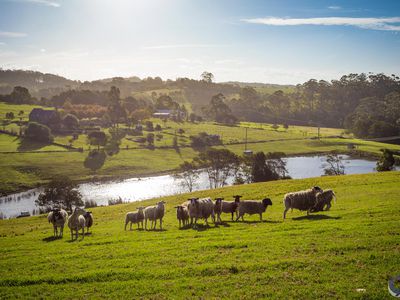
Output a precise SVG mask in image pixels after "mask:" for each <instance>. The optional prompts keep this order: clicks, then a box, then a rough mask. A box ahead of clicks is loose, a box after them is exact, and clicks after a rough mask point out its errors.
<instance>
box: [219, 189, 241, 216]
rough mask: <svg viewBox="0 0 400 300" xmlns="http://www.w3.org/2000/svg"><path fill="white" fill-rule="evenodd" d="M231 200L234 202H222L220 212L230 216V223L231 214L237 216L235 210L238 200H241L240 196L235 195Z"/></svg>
mask: <svg viewBox="0 0 400 300" xmlns="http://www.w3.org/2000/svg"><path fill="white" fill-rule="evenodd" d="M233 198H234V199H235V201H222V212H223V213H227V214H229V213H230V214H231V215H232V221H233V213H236V217H237V216H238V213H237V208H238V206H239V203H240V198H242V196H240V195H235V196H233Z"/></svg>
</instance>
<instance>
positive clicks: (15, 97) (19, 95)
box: [10, 86, 32, 104]
mask: <svg viewBox="0 0 400 300" xmlns="http://www.w3.org/2000/svg"><path fill="white" fill-rule="evenodd" d="M10 102H12V103H15V104H23V103H31V102H32V96H31V94H30V93H29V90H28V89H27V88H25V87H23V86H16V87H14V89H13V91H12V92H11V94H10Z"/></svg>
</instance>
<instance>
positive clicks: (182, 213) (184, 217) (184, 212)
mask: <svg viewBox="0 0 400 300" xmlns="http://www.w3.org/2000/svg"><path fill="white" fill-rule="evenodd" d="M187 204H188V203H187V202H185V203H183V204H181V205H178V206H175V208H176V218H177V219H178V221H179V228H181V223H182V225H183V226H186V225H188V224H189V210H188V207H187Z"/></svg>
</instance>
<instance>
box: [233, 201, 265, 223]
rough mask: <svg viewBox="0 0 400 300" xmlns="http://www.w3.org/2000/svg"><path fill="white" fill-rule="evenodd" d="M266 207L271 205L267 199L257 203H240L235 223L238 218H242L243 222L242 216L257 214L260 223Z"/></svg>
mask: <svg viewBox="0 0 400 300" xmlns="http://www.w3.org/2000/svg"><path fill="white" fill-rule="evenodd" d="M268 205H272V201H271V199H269V198H265V199H263V200H262V201H257V200H246V201H240V203H239V206H238V212H239V214H238V216H237V218H236V221H237V220H239V218H242V221H244V219H243V216H244V214H249V215H254V214H259V215H260V221H262V214H263V212H265V210H266V209H267V207H268Z"/></svg>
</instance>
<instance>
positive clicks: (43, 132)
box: [25, 122, 53, 143]
mask: <svg viewBox="0 0 400 300" xmlns="http://www.w3.org/2000/svg"><path fill="white" fill-rule="evenodd" d="M25 137H26V138H28V139H32V140H35V141H38V142H43V143H52V142H53V136H52V135H51V130H50V128H49V127H47V126H46V125H42V124H39V123H36V122H30V123H29V124H28V127H27V128H26V130H25Z"/></svg>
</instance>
